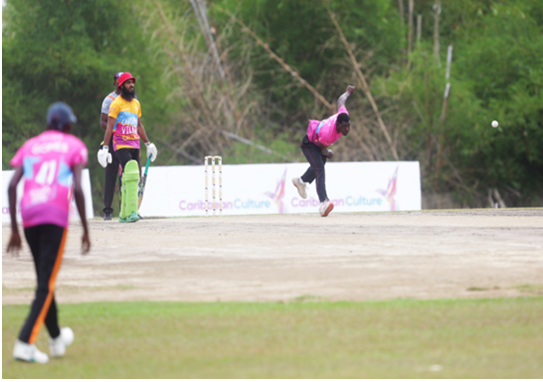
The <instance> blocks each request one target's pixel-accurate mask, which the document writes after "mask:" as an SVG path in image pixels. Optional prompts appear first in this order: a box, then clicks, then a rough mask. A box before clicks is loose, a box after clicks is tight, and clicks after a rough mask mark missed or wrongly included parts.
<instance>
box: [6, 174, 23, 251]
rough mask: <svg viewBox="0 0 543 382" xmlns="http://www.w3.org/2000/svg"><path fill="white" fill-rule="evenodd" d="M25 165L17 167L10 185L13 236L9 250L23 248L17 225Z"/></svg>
mask: <svg viewBox="0 0 543 382" xmlns="http://www.w3.org/2000/svg"><path fill="white" fill-rule="evenodd" d="M23 174H24V171H23V166H17V167H15V173H14V174H13V177H12V178H11V181H10V182H9V186H8V199H9V215H10V217H11V237H10V238H9V242H8V247H7V252H15V253H16V254H17V253H18V252H19V250H20V249H21V236H19V228H18V227H17V184H19V181H20V180H21V178H22V177H23Z"/></svg>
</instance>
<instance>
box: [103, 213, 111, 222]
mask: <svg viewBox="0 0 543 382" xmlns="http://www.w3.org/2000/svg"><path fill="white" fill-rule="evenodd" d="M111 219H113V216H111V213H110V212H108V213H106V214H105V215H104V221H107V220H111Z"/></svg>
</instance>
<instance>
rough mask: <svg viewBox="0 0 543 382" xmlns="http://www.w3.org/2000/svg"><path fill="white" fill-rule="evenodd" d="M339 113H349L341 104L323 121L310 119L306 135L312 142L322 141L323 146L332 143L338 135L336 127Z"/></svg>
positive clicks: (339, 135)
mask: <svg viewBox="0 0 543 382" xmlns="http://www.w3.org/2000/svg"><path fill="white" fill-rule="evenodd" d="M341 113H345V114H347V115H348V114H349V112H348V111H347V108H346V107H345V106H341V107H340V108H339V110H338V112H337V114H334V115H333V116H331V117H329V118H328V119H325V120H323V121H315V120H312V119H310V120H309V126H308V127H307V137H308V138H309V140H310V141H311V142H313V143H315V144H316V143H319V142H320V143H322V144H323V145H324V146H331V145H333V144H334V143H335V142H336V141H337V140H338V139H339V138H340V137H341V133H338V131H337V129H336V120H337V116H338V115H339V114H341Z"/></svg>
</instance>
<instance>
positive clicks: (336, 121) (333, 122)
mask: <svg viewBox="0 0 543 382" xmlns="http://www.w3.org/2000/svg"><path fill="white" fill-rule="evenodd" d="M354 89H355V88H354V86H351V85H349V86H347V91H346V92H345V93H343V94H342V95H341V96H340V97H339V98H338V100H337V107H338V112H337V113H336V114H334V115H332V116H331V117H329V118H327V119H325V120H323V121H315V120H311V119H310V120H309V126H308V127H307V135H306V136H305V137H304V139H303V140H302V145H301V148H302V152H303V153H304V156H305V157H306V158H307V161H308V162H309V168H308V169H307V171H306V172H305V173H304V174H303V175H302V176H301V177H299V178H298V177H296V178H294V179H292V183H293V184H294V186H295V187H296V188H297V189H298V193H299V194H300V196H301V197H302V198H304V199H305V198H307V187H308V186H309V184H310V183H312V182H313V181H314V180H315V179H316V180H317V194H318V195H319V200H320V202H321V205H320V207H319V213H320V214H321V216H323V217H326V216H328V214H329V213H330V212H331V211H332V210H333V209H334V204H333V203H331V202H330V200H328V195H327V194H326V185H325V173H324V165H325V164H326V159H331V158H332V157H333V156H334V153H333V152H332V150H330V149H329V148H328V147H330V146H332V145H333V144H334V143H336V142H337V140H338V139H339V138H341V136H343V135H345V136H346V135H347V134H349V130H350V128H351V119H350V117H349V112H348V111H347V108H346V107H345V102H346V101H347V98H348V97H349V96H350V95H351V94H352V93H353V91H354Z"/></svg>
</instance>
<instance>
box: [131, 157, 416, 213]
mask: <svg viewBox="0 0 543 382" xmlns="http://www.w3.org/2000/svg"><path fill="white" fill-rule="evenodd" d="M308 167H309V165H308V164H306V163H289V164H248V165H223V166H222V184H223V187H222V196H223V198H222V205H223V215H251V214H282V213H283V214H296V213H316V212H317V211H318V207H319V204H320V203H319V199H318V196H317V191H316V182H313V183H312V184H311V186H310V187H309V188H308V190H309V192H308V197H307V199H302V198H301V197H300V196H299V195H298V191H297V189H296V188H295V187H294V186H293V185H292V178H294V177H296V176H301V175H302V174H303V173H304V172H305V171H306V170H307V168H308ZM215 171H216V174H215V175H216V181H215V182H216V190H217V192H216V195H217V199H216V202H217V209H218V188H219V187H218V166H216V168H215ZM208 173H209V182H208V185H209V199H208V200H209V201H208V206H209V210H210V211H209V215H212V212H213V211H212V182H211V177H210V173H211V166H209V168H208ZM204 185H205V177H204V166H203V165H202V166H170V167H150V168H149V172H148V176H147V185H146V187H145V195H144V199H143V202H142V205H141V208H140V213H141V214H142V215H143V216H149V217H151V216H204V215H205V187H204ZM326 190H327V193H328V197H329V199H330V200H331V201H332V202H333V203H334V205H335V208H334V212H360V211H413V210H420V209H421V183H420V166H419V162H340V163H327V164H326ZM217 214H218V210H217Z"/></svg>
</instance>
